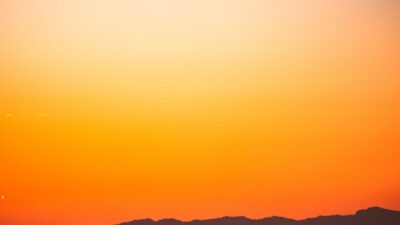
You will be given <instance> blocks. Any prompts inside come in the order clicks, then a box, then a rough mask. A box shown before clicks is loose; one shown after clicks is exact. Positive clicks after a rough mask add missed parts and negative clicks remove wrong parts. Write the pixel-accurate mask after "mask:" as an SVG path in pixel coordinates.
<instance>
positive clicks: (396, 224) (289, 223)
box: [119, 207, 400, 225]
mask: <svg viewBox="0 0 400 225" xmlns="http://www.w3.org/2000/svg"><path fill="white" fill-rule="evenodd" d="M119 225H400V211H392V210H387V209H382V208H378V207H374V208H369V209H366V210H360V211H358V212H357V213H356V214H355V215H347V216H339V215H335V216H320V217H315V218H309V219H305V220H293V219H287V218H283V217H276V216H274V217H268V218H264V219H254V220H253V219H248V218H246V217H222V218H217V219H209V220H192V221H188V222H184V221H179V220H175V219H163V220H158V221H154V220H151V219H143V220H134V221H131V222H126V223H121V224H119Z"/></svg>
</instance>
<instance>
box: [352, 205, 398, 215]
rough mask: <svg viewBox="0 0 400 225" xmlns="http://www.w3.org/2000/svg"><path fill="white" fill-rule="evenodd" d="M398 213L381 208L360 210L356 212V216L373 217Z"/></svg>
mask: <svg viewBox="0 0 400 225" xmlns="http://www.w3.org/2000/svg"><path fill="white" fill-rule="evenodd" d="M396 212H397V213H400V212H398V211H393V210H389V209H384V208H381V207H377V206H375V207H370V208H367V209H362V210H359V211H357V213H356V215H367V214H374V215H379V214H387V213H396Z"/></svg>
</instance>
